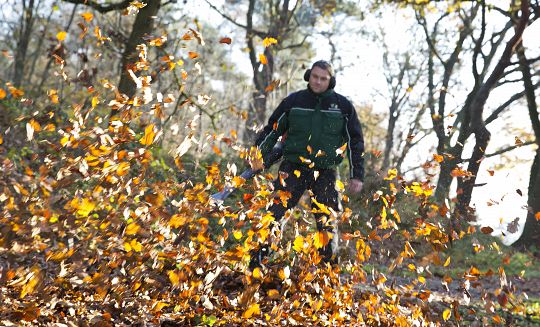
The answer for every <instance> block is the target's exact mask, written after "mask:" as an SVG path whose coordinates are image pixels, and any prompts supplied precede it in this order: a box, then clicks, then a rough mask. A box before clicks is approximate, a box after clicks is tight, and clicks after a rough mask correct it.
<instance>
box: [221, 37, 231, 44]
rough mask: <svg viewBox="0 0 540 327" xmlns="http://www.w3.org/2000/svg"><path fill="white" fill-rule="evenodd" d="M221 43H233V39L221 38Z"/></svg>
mask: <svg viewBox="0 0 540 327" xmlns="http://www.w3.org/2000/svg"><path fill="white" fill-rule="evenodd" d="M219 43H222V44H231V43H232V39H231V38H230V37H224V38H222V39H221V40H219Z"/></svg>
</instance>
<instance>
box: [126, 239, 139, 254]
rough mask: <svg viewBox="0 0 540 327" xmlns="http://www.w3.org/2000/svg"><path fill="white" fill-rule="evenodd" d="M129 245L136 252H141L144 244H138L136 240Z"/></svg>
mask: <svg viewBox="0 0 540 327" xmlns="http://www.w3.org/2000/svg"><path fill="white" fill-rule="evenodd" d="M129 244H130V245H131V248H132V249H133V250H135V252H141V250H142V244H141V243H140V242H138V241H137V240H136V239H133V240H132V241H131V242H130V243H129Z"/></svg>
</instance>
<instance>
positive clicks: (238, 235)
mask: <svg viewBox="0 0 540 327" xmlns="http://www.w3.org/2000/svg"><path fill="white" fill-rule="evenodd" d="M233 236H234V238H235V239H237V240H239V239H241V238H242V231H241V230H235V231H234V232H233Z"/></svg>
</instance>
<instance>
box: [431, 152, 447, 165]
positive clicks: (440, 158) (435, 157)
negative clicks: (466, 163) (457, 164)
mask: <svg viewBox="0 0 540 327" xmlns="http://www.w3.org/2000/svg"><path fill="white" fill-rule="evenodd" d="M433 159H435V161H437V162H438V163H441V162H443V161H444V157H443V156H441V155H439V154H436V153H434V154H433Z"/></svg>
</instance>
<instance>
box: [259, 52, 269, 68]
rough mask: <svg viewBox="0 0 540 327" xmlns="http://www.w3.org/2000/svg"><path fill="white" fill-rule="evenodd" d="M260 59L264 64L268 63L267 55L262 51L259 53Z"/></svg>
mask: <svg viewBox="0 0 540 327" xmlns="http://www.w3.org/2000/svg"><path fill="white" fill-rule="evenodd" d="M259 61H260V62H261V64H263V65H266V64H267V63H268V59H266V56H265V55H264V54H262V53H259Z"/></svg>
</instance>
